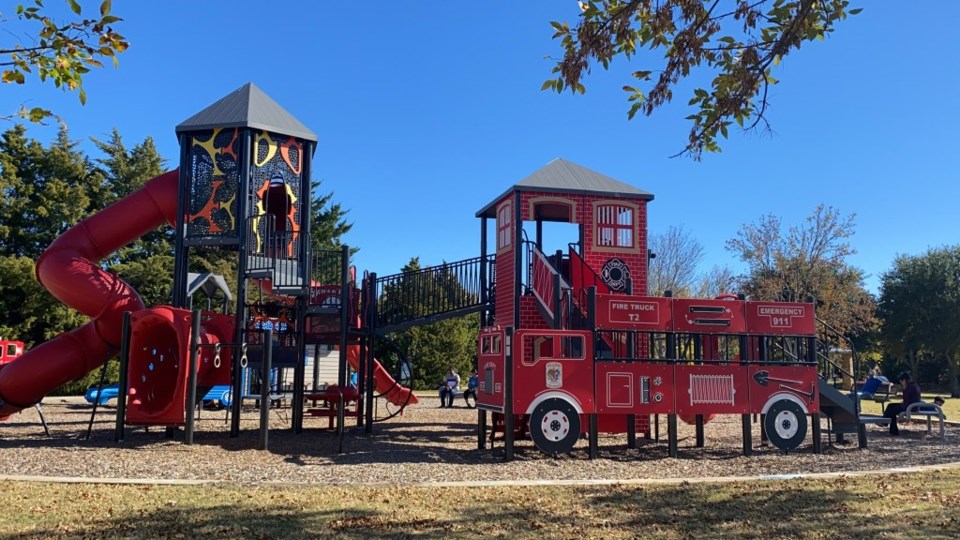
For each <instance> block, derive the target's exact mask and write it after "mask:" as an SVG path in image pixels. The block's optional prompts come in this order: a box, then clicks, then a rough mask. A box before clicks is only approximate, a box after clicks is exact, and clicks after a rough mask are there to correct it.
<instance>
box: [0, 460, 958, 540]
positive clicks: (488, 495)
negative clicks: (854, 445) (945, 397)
mask: <svg viewBox="0 0 960 540" xmlns="http://www.w3.org/2000/svg"><path fill="white" fill-rule="evenodd" d="M0 505H2V508H4V511H3V512H2V513H0V537H2V538H12V537H15V538H25V539H39V538H78V537H80V538H104V537H124V538H204V539H215V538H260V539H268V538H318V537H319V538H331V537H332V538H369V537H391V538H396V537H400V538H403V537H417V538H460V537H479V536H494V537H502V538H603V539H610V538H633V537H638V536H640V537H657V538H718V537H723V538H798V537H799V538H892V539H897V538H904V539H906V538H957V537H960V516H958V515H957V513H956V509H957V508H960V469H951V470H946V471H931V472H924V473H916V474H899V475H869V476H858V477H841V478H831V479H816V480H801V479H794V480H777V481H773V480H764V481H760V480H758V481H753V482H732V483H709V484H680V485H649V486H644V485H614V486H590V487H575V486H555V487H550V486H543V487H496V488H487V487H485V488H463V487H450V488H422V487H390V488H372V487H356V488H324V487H285V488H280V487H239V486H215V487H214V486H208V487H174V486H116V485H91V484H80V485H76V484H43V483H17V482H4V483H2V485H0Z"/></svg>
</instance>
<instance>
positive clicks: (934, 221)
mask: <svg viewBox="0 0 960 540" xmlns="http://www.w3.org/2000/svg"><path fill="white" fill-rule="evenodd" d="M47 4H48V5H50V6H52V7H55V8H57V9H62V8H61V6H60V5H59V3H58V2H55V1H48V2H47ZM85 4H88V7H87V9H91V10H93V9H96V6H97V5H99V2H97V3H89V2H87V3H85ZM853 4H860V5H861V6H862V7H865V8H866V9H864V11H863V12H862V13H861V14H860V15H857V16H855V17H851V18H850V19H848V20H847V21H846V22H845V23H842V24H841V25H840V27H839V28H838V30H837V32H836V33H835V34H833V35H832V36H831V37H829V38H828V39H827V40H826V41H825V42H822V43H812V44H807V45H805V46H804V47H803V50H801V51H799V52H797V53H795V54H793V55H791V56H789V57H788V58H786V59H785V61H784V63H783V64H781V67H780V68H779V71H778V73H776V74H775V75H776V76H777V78H779V79H780V81H781V83H780V84H779V85H777V86H776V87H775V88H774V89H773V92H772V94H771V96H770V97H771V101H772V107H771V109H770V111H769V115H768V116H769V119H770V121H771V123H772V124H773V129H774V130H775V133H774V134H773V135H772V136H770V135H763V134H759V133H750V134H741V133H735V132H733V131H731V138H730V140H728V141H726V142H725V144H724V151H723V153H721V154H711V155H705V157H704V160H703V161H702V162H700V163H697V162H694V161H691V160H690V159H688V158H675V159H670V158H669V156H670V155H672V154H674V153H676V152H677V151H678V150H680V149H681V148H682V146H683V142H684V141H685V138H686V134H687V131H688V129H689V125H688V123H687V122H686V121H685V120H683V118H684V117H685V116H686V115H687V114H690V110H689V109H688V107H687V106H686V103H687V100H688V98H689V94H688V91H689V88H690V85H689V84H687V85H683V86H682V87H681V89H680V90H679V91H678V92H677V93H676V94H675V96H676V99H675V103H674V104H672V105H670V106H668V107H665V108H663V109H662V110H660V111H658V112H657V113H656V114H655V116H654V117H652V118H646V117H642V118H637V119H635V120H633V121H627V119H626V110H627V103H626V101H625V96H624V93H623V92H622V91H621V90H620V87H621V86H622V85H623V84H627V83H628V80H629V79H628V77H627V74H628V73H629V72H630V69H631V68H634V69H638V68H639V67H640V65H641V64H640V63H639V62H637V61H634V62H633V63H632V64H627V63H626V62H624V61H622V60H620V61H618V62H617V63H615V64H614V66H613V67H612V69H611V70H610V71H609V72H603V71H602V70H596V71H594V73H593V76H591V77H590V78H589V79H587V81H586V84H587V93H586V95H583V96H579V95H578V96H572V95H569V94H564V95H557V94H554V93H549V92H541V91H540V86H541V84H542V83H543V81H544V80H545V79H546V78H548V77H549V75H550V69H551V67H552V65H553V63H552V61H551V60H549V59H547V58H545V57H547V56H549V55H558V54H559V52H560V48H559V45H558V44H556V43H555V42H554V41H553V40H552V39H551V34H552V30H551V28H550V26H549V24H548V22H549V21H550V20H567V21H570V22H571V23H572V22H573V21H574V19H575V17H576V14H577V12H578V9H577V4H576V2H575V1H573V0H566V1H559V0H537V1H526V2H506V1H491V2H450V1H443V2H442V1H424V2H377V3H369V2H364V3H353V2H337V3H333V2H309V3H306V2H305V3H298V4H297V5H298V7H297V8H294V7H292V6H288V5H286V4H282V3H281V4H274V5H276V6H278V7H277V8H275V9H265V7H266V6H267V4H265V3H263V2H249V1H239V0H237V1H231V2H226V1H220V2H212V1H211V2H183V1H179V2H135V1H130V0H125V1H121V0H116V1H114V3H113V5H114V12H115V13H116V14H117V15H119V16H121V17H123V18H124V19H125V21H124V22H123V23H120V24H118V25H116V29H117V30H118V31H120V32H121V33H123V34H124V35H125V36H126V37H127V38H128V39H129V41H130V43H131V48H130V50H129V51H128V52H127V53H125V54H123V55H122V56H121V59H120V67H119V68H118V69H113V68H112V67H107V68H106V69H103V70H97V71H95V72H93V73H91V74H89V75H88V77H87V79H86V88H87V92H88V94H89V100H88V103H87V105H86V106H85V107H80V106H79V104H78V103H77V98H76V95H74V94H64V93H61V92H59V91H57V90H54V89H52V88H47V87H42V86H40V85H39V84H38V83H36V82H35V81H32V82H31V83H30V84H29V85H27V86H26V87H23V88H12V87H11V86H10V85H5V86H4V88H3V102H2V103H0V105H2V106H3V110H5V111H7V110H12V109H14V108H16V107H17V106H18V105H19V103H21V102H22V101H24V100H27V99H30V100H32V101H30V104H31V105H41V106H46V107H49V108H53V109H55V110H56V112H58V113H59V114H60V115H62V117H63V118H64V120H65V121H66V122H67V124H68V126H69V128H70V130H71V135H72V136H73V137H74V138H83V139H86V138H88V137H90V136H95V137H100V138H103V137H106V136H108V134H109V132H110V130H111V129H113V128H117V129H118V130H119V131H120V133H121V134H122V135H123V137H124V140H125V142H126V143H127V144H128V145H130V146H132V145H133V144H135V143H137V142H140V141H141V140H143V138H145V137H147V136H153V137H154V138H155V140H156V142H157V145H158V147H159V149H160V151H161V153H162V154H163V156H164V157H166V158H167V160H168V164H169V165H170V166H171V167H172V166H175V165H176V163H175V161H176V158H177V141H176V137H175V136H174V126H176V125H177V124H178V123H180V122H181V121H183V120H185V119H186V118H188V117H189V116H191V115H192V114H194V113H196V112H197V111H199V110H201V109H203V108H204V107H206V106H207V105H209V104H211V103H213V102H214V101H216V100H217V99H219V98H221V97H222V96H224V95H226V94H228V93H229V92H231V91H233V90H234V89H236V88H238V87H240V86H241V85H243V84H245V83H247V82H253V83H254V84H256V85H257V86H259V87H260V88H261V89H263V90H264V91H265V92H266V93H267V94H269V95H270V96H271V97H273V98H274V99H275V100H276V101H277V102H278V103H280V105H282V106H283V107H285V108H286V109H287V110H288V111H290V113H292V114H293V115H294V116H296V117H297V118H298V119H300V120H301V121H302V122H303V123H304V124H306V125H307V126H308V127H310V128H311V129H312V130H313V131H314V132H316V133H317V135H318V136H319V139H320V142H319V148H318V151H317V153H316V156H315V161H314V171H315V173H314V174H315V175H316V177H317V178H319V179H321V180H322V181H323V189H324V190H325V191H333V192H334V193H335V199H336V200H337V201H338V202H340V203H341V204H343V206H344V207H345V208H347V209H349V221H351V222H353V224H354V226H353V230H352V231H351V232H350V234H349V235H348V236H347V237H346V241H347V242H348V243H349V244H351V245H355V246H358V247H360V248H361V251H360V253H359V254H358V256H357V257H356V260H355V262H356V265H357V266H358V268H359V269H360V270H364V269H367V270H371V271H376V272H378V273H380V274H381V275H382V274H387V273H393V272H396V271H398V270H399V268H400V267H401V266H402V265H403V264H405V263H406V262H407V261H408V260H409V258H410V257H411V256H419V257H420V258H421V262H422V263H423V264H437V263H440V262H442V261H443V260H448V261H453V260H459V259H463V258H468V257H472V256H475V255H477V254H478V252H479V220H477V219H476V218H474V217H473V216H474V213H475V212H476V211H477V210H478V209H479V208H481V207H482V206H484V205H485V204H487V203H488V202H490V201H491V200H492V199H493V198H494V197H495V196H497V195H499V194H500V193H502V192H503V191H504V190H505V189H506V188H508V187H509V186H510V185H512V184H513V183H515V182H517V181H519V180H520V179H522V178H524V177H525V176H526V175H528V174H529V173H531V172H533V171H534V170H536V169H538V168H539V167H541V166H543V165H545V164H546V163H548V162H549V161H550V160H551V159H553V158H555V157H563V158H565V159H568V160H571V161H574V162H577V163H579V164H582V165H584V166H586V167H589V168H592V169H595V170H597V171H599V172H601V173H604V174H607V175H609V176H612V177H614V178H617V179H619V180H622V181H624V182H627V183H629V184H633V185H635V186H637V187H639V188H641V189H645V190H647V191H650V192H652V193H654V195H655V196H656V199H655V200H654V201H653V202H652V203H651V205H650V207H649V208H650V212H649V216H650V223H649V225H650V232H651V234H657V233H661V232H663V231H665V230H666V229H667V228H668V227H669V226H671V225H682V226H683V227H684V228H685V229H686V230H687V231H689V232H690V233H691V235H692V236H693V237H694V238H696V239H697V240H699V241H700V242H701V243H702V244H703V245H704V247H705V248H706V252H707V260H706V261H705V264H704V267H703V268H702V270H707V269H708V268H709V267H710V266H712V265H714V264H721V265H728V266H730V267H731V268H734V269H735V270H739V269H740V268H741V266H740V264H739V263H738V262H737V261H735V260H734V259H733V258H732V257H731V255H730V254H729V253H728V252H727V251H726V250H725V249H724V243H725V241H726V240H728V239H730V238H732V237H734V236H735V234H736V232H737V230H739V229H740V227H741V226H742V225H743V224H745V223H752V222H755V221H756V220H757V219H758V218H759V217H760V216H761V215H764V214H767V213H773V214H775V215H778V216H781V217H782V218H783V221H784V224H785V225H789V224H794V223H798V222H799V221H800V220H801V219H802V218H803V217H805V216H807V215H809V214H810V212H811V211H812V210H813V209H814V208H815V207H816V206H817V205H818V204H819V203H825V204H828V205H832V206H834V207H836V208H838V209H839V210H840V211H841V212H842V213H844V214H848V213H856V215H857V217H856V224H857V229H856V235H855V236H854V237H853V240H852V243H853V245H854V247H855V248H856V249H857V251H858V253H857V254H856V255H855V256H853V257H852V258H851V259H850V262H851V263H852V264H854V265H856V266H858V267H860V268H862V269H863V270H864V271H865V272H866V273H867V274H868V276H869V277H868V278H867V282H866V283H867V286H868V288H869V289H870V290H872V291H874V292H876V289H877V286H878V282H879V281H878V278H879V275H880V274H881V273H882V272H884V271H886V270H888V269H889V268H890V267H891V264H892V261H893V259H894V257H895V256H896V255H897V254H919V253H922V252H924V251H925V250H926V249H927V248H928V247H931V246H939V245H954V244H958V243H960V232H958V227H957V225H956V223H955V222H956V211H955V207H956V205H957V199H958V196H960V182H958V180H960V173H958V166H957V163H956V156H957V155H958V154H957V150H956V146H957V143H956V141H955V126H956V124H957V121H958V118H960V116H958V113H957V107H956V96H957V91H958V89H960V71H958V70H957V62H958V60H957V58H958V57H960V54H958V53H960V45H958V42H957V40H956V37H955V36H956V32H955V30H956V28H955V25H956V21H957V20H960V2H957V1H955V0H937V1H930V2H924V3H923V4H922V6H920V5H918V6H915V7H912V8H910V9H908V8H907V6H906V4H904V3H902V2H867V1H866V0H860V1H854V2H853ZM5 15H6V14H5ZM647 58H650V57H647ZM645 64H649V65H655V64H652V63H645ZM52 132H53V129H52V128H39V127H31V128H30V131H29V133H30V135H31V136H33V137H36V138H39V139H41V140H44V141H46V140H49V138H50V136H51V133H52ZM85 148H88V149H89V150H90V151H91V153H92V152H93V151H92V148H91V147H89V145H87V146H85ZM565 240H566V239H565ZM569 240H575V238H570V239H569Z"/></svg>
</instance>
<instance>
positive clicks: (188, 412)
mask: <svg viewBox="0 0 960 540" xmlns="http://www.w3.org/2000/svg"><path fill="white" fill-rule="evenodd" d="M190 323H191V324H190V361H189V363H188V364H187V369H188V370H189V371H187V400H186V402H185V403H184V404H183V409H184V411H183V413H184V415H185V424H184V429H183V444H193V428H194V427H195V420H196V414H197V365H198V364H199V356H200V310H196V309H195V310H193V312H192V313H191V314H190Z"/></svg>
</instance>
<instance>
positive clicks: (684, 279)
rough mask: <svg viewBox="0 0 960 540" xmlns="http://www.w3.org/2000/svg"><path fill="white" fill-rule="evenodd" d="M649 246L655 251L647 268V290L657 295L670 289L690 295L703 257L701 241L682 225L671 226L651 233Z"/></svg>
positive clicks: (680, 294) (677, 293) (681, 294)
mask: <svg viewBox="0 0 960 540" xmlns="http://www.w3.org/2000/svg"><path fill="white" fill-rule="evenodd" d="M649 246H650V250H651V251H653V253H654V254H655V255H656V257H654V258H653V259H651V260H650V264H649V267H648V269H647V289H648V291H649V293H650V294H652V295H654V296H660V295H662V294H663V292H664V291H666V290H671V291H673V293H674V296H692V295H693V294H694V288H695V287H696V285H697V283H696V282H697V275H698V267H699V266H700V263H701V262H702V261H703V245H702V244H700V242H699V241H697V239H695V238H693V237H692V236H690V233H689V232H687V231H686V230H684V228H683V227H682V226H671V227H670V228H669V229H667V232H665V233H663V234H658V235H654V236H652V237H651V238H650V244H649Z"/></svg>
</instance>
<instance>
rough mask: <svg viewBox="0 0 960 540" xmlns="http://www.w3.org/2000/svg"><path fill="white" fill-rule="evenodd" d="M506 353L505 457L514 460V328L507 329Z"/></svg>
mask: <svg viewBox="0 0 960 540" xmlns="http://www.w3.org/2000/svg"><path fill="white" fill-rule="evenodd" d="M504 341H505V342H506V343H504V347H506V348H507V349H506V353H507V354H506V355H504V369H503V386H504V389H503V452H504V454H503V459H504V460H506V461H512V460H513V423H514V418H513V359H514V351H516V344H515V343H513V328H507V329H506V335H505V336H504Z"/></svg>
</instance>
